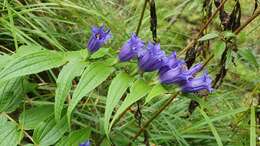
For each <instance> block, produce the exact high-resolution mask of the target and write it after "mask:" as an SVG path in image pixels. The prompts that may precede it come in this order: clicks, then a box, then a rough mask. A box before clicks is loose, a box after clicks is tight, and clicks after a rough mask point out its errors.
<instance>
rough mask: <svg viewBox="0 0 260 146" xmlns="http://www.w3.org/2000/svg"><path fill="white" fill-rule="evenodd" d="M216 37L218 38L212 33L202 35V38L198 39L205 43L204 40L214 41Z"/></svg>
mask: <svg viewBox="0 0 260 146" xmlns="http://www.w3.org/2000/svg"><path fill="white" fill-rule="evenodd" d="M216 37H218V34H217V33H215V32H213V33H209V34H206V35H204V36H203V37H201V38H200V39H199V41H206V40H210V39H214V38H216Z"/></svg>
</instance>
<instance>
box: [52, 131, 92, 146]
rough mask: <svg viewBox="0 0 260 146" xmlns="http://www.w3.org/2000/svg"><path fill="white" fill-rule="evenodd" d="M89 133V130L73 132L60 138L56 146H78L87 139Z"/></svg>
mask: <svg viewBox="0 0 260 146" xmlns="http://www.w3.org/2000/svg"><path fill="white" fill-rule="evenodd" d="M90 132H91V130H90V128H84V129H80V130H76V131H73V132H71V133H70V134H69V135H68V136H66V137H64V138H62V139H61V140H60V141H59V143H58V144H57V145H56V146H78V145H79V144H81V143H83V142H85V141H86V140H88V139H89V136H90Z"/></svg>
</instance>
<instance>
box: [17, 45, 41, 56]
mask: <svg viewBox="0 0 260 146" xmlns="http://www.w3.org/2000/svg"><path fill="white" fill-rule="evenodd" d="M43 50H44V49H43V48H42V47H40V46H37V45H22V46H20V47H19V48H18V49H17V50H16V53H15V54H13V56H14V57H16V58H17V57H20V56H24V55H27V54H31V53H34V52H38V51H43Z"/></svg>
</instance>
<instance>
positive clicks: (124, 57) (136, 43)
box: [119, 33, 144, 62]
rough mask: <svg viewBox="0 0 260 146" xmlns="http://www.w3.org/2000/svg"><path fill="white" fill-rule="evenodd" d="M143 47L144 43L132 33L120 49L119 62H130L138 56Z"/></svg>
mask: <svg viewBox="0 0 260 146" xmlns="http://www.w3.org/2000/svg"><path fill="white" fill-rule="evenodd" d="M143 46H144V42H143V41H142V40H141V39H140V38H138V37H137V36H136V34H134V33H133V34H132V36H131V38H130V39H129V40H128V41H127V42H126V43H125V44H124V45H123V47H122V48H121V51H120V53H119V60H120V61H122V62H124V61H129V60H131V59H132V58H134V57H136V56H137V55H138V53H139V52H140V51H141V49H142V48H143Z"/></svg>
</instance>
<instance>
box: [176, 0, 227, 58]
mask: <svg viewBox="0 0 260 146" xmlns="http://www.w3.org/2000/svg"><path fill="white" fill-rule="evenodd" d="M227 1H228V0H223V1H222V2H221V4H220V5H219V7H218V8H217V9H216V10H215V11H214V13H213V14H212V15H211V16H210V18H209V19H208V21H207V22H206V23H205V24H204V25H203V26H202V28H201V29H200V31H199V33H198V34H197V35H196V36H195V38H194V39H193V40H192V41H191V42H190V43H189V44H188V45H187V46H186V47H185V48H184V49H182V50H181V52H180V53H179V55H182V54H183V53H185V52H186V51H187V50H189V49H190V48H192V47H193V46H194V45H195V44H196V42H197V41H198V39H199V38H200V37H201V35H202V34H203V31H204V30H205V29H206V28H207V27H208V26H209V24H210V22H211V21H212V20H213V18H214V17H215V16H216V15H217V13H218V11H219V10H220V9H221V8H222V6H223V5H224V4H225V3H226V2H227Z"/></svg>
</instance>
